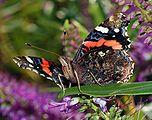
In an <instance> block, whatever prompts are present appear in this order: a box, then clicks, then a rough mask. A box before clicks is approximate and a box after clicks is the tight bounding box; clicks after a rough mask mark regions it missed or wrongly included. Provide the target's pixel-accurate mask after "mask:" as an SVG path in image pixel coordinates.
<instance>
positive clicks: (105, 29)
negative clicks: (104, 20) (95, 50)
mask: <svg viewBox="0 0 152 120" xmlns="http://www.w3.org/2000/svg"><path fill="white" fill-rule="evenodd" d="M95 30H97V31H100V32H102V33H108V31H109V29H108V28H106V27H102V26H97V27H96V28H95Z"/></svg>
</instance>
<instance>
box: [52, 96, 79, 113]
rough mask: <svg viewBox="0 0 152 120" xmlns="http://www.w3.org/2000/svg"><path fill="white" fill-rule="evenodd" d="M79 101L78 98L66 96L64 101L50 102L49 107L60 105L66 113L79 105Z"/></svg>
mask: <svg viewBox="0 0 152 120" xmlns="http://www.w3.org/2000/svg"><path fill="white" fill-rule="evenodd" d="M78 103H79V99H78V98H71V97H69V96H68V97H65V98H64V99H63V101H62V102H55V101H51V102H50V103H49V108H52V107H60V111H62V112H63V111H64V112H66V113H68V112H70V110H71V108H72V107H74V106H77V104H78Z"/></svg>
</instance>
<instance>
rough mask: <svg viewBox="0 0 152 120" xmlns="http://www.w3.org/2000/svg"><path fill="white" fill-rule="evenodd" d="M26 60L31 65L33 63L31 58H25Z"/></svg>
mask: <svg viewBox="0 0 152 120" xmlns="http://www.w3.org/2000/svg"><path fill="white" fill-rule="evenodd" d="M25 58H26V60H27V61H28V62H30V63H33V60H31V58H29V57H27V56H26V57H25Z"/></svg>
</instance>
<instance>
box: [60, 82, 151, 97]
mask: <svg viewBox="0 0 152 120" xmlns="http://www.w3.org/2000/svg"><path fill="white" fill-rule="evenodd" d="M81 91H82V92H80V91H79V90H78V87H71V88H68V89H66V91H65V96H68V95H74V94H86V95H89V96H94V97H100V96H103V97H106V96H114V95H146V94H152V81H151V82H134V83H125V84H106V85H97V84H93V85H88V86H81ZM59 96H61V94H59Z"/></svg>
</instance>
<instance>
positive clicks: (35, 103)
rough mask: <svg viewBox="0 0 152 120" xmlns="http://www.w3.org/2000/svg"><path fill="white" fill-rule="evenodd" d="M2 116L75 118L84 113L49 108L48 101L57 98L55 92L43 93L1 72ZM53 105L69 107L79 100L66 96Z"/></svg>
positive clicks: (26, 119)
mask: <svg viewBox="0 0 152 120" xmlns="http://www.w3.org/2000/svg"><path fill="white" fill-rule="evenodd" d="M0 91H1V92H0V116H1V117H4V118H5V119H7V120H42V119H45V120H65V119H67V118H69V117H70V118H71V117H72V119H73V120H77V118H78V119H81V118H82V117H84V115H83V114H82V113H78V111H74V116H73V114H66V113H64V112H60V108H59V107H56V108H55V107H52V108H50V109H48V102H49V101H50V100H51V101H53V100H55V94H54V93H41V92H40V91H39V89H38V87H36V86H34V85H32V84H29V83H27V82H25V81H24V82H23V81H17V80H16V78H15V77H12V76H11V75H9V74H7V73H5V72H0ZM51 103H52V106H64V108H67V109H66V110H67V111H68V109H69V107H71V106H74V105H75V104H77V103H78V100H77V99H76V100H75V99H72V98H70V97H66V98H65V99H64V101H63V102H62V103H57V102H54V103H53V102H51Z"/></svg>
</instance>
